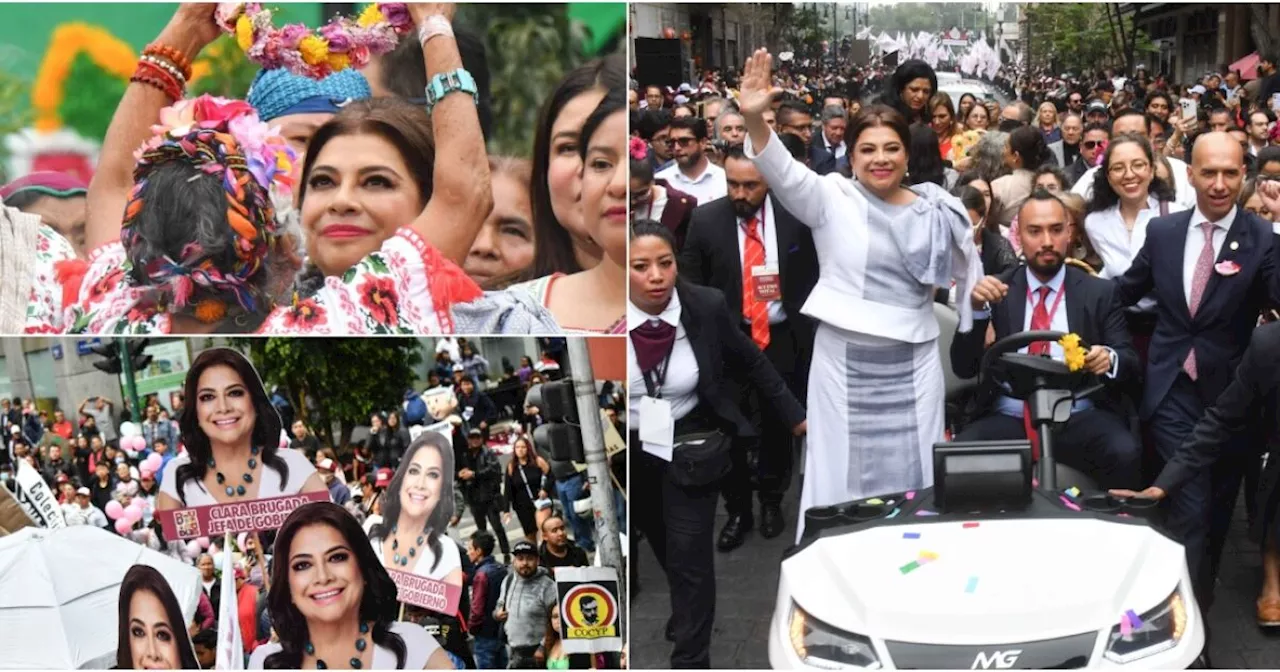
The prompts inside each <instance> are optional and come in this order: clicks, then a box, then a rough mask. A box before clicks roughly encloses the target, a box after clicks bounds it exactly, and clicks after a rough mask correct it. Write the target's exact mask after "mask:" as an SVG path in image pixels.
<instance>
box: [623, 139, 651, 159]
mask: <svg viewBox="0 0 1280 672" xmlns="http://www.w3.org/2000/svg"><path fill="white" fill-rule="evenodd" d="M627 148H628V150H629V153H630V154H631V158H633V159H635V160H637V161H643V160H644V159H645V157H647V156H648V155H649V147H648V145H646V144H645V142H644V140H641V139H640V138H631V140H630V141H629V144H628V147H627Z"/></svg>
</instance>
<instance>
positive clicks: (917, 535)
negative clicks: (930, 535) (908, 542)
mask: <svg viewBox="0 0 1280 672" xmlns="http://www.w3.org/2000/svg"><path fill="white" fill-rule="evenodd" d="M902 538H903V539H919V538H920V533H919V532H903V533H902Z"/></svg>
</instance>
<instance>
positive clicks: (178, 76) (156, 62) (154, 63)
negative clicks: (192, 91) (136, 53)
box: [138, 54, 187, 88]
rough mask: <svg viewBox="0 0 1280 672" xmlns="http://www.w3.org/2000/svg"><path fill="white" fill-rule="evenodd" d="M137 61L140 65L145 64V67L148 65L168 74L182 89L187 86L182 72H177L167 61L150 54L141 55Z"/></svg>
mask: <svg viewBox="0 0 1280 672" xmlns="http://www.w3.org/2000/svg"><path fill="white" fill-rule="evenodd" d="M138 60H139V61H140V62H142V63H146V64H147V65H150V66H151V67H154V68H159V69H161V70H163V71H165V72H167V73H169V75H171V76H172V77H173V78H174V79H175V80H177V82H178V85H179V86H181V87H182V88H186V86H187V78H186V76H185V75H183V74H182V71H181V70H179V69H178V67H177V66H176V65H174V64H173V63H171V62H169V60H168V59H165V58H161V57H158V56H152V55H150V54H143V55H142V57H141V58H139V59H138Z"/></svg>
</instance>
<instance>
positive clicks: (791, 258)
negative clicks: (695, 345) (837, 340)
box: [679, 198, 818, 360]
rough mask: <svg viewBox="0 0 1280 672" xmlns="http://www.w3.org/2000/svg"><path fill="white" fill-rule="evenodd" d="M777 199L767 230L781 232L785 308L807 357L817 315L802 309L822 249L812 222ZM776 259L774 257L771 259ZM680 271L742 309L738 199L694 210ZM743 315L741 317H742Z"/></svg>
mask: <svg viewBox="0 0 1280 672" xmlns="http://www.w3.org/2000/svg"><path fill="white" fill-rule="evenodd" d="M772 200H773V217H772V218H771V219H770V220H769V221H767V222H765V227H767V228H771V229H773V232H772V233H770V232H769V231H767V230H766V232H765V234H766V235H777V237H778V256H779V257H781V259H779V260H778V272H779V273H780V274H781V275H782V278H781V281H782V308H783V310H785V311H786V312H787V320H788V321H789V322H790V323H791V326H792V329H793V330H794V331H795V334H796V337H797V340H798V341H799V343H800V345H801V349H802V356H803V357H804V358H805V359H806V360H807V358H808V354H807V353H809V352H810V351H811V350H812V347H813V332H814V324H813V321H812V320H810V319H809V318H808V317H805V316H804V315H801V314H800V309H801V308H802V307H804V302H805V301H806V300H807V299H808V298H809V293H810V292H812V291H813V287H814V285H816V284H818V253H817V251H816V250H815V249H814V246H813V236H812V235H811V234H810V233H809V228H808V227H806V226H805V225H804V224H801V223H800V220H798V219H796V218H795V217H794V216H792V215H791V213H789V212H787V211H786V209H784V208H783V207H782V204H780V203H778V200H777V199H772ZM770 263H772V260H770ZM679 268H680V277H681V279H683V280H688V281H689V282H692V283H694V284H698V285H703V286H706V287H715V288H716V289H719V290H720V291H722V292H724V298H725V302H726V303H727V304H728V306H729V312H731V313H733V314H734V315H742V273H743V271H742V253H741V252H740V251H739V247H738V216H737V214H735V213H734V211H733V202H732V201H730V200H729V199H728V198H720V199H717V200H714V201H712V202H710V203H707V204H705V205H700V206H698V207H697V208H696V209H694V211H693V219H692V221H691V223H690V225H689V236H688V238H687V239H686V240H685V245H684V249H683V250H682V251H681V253H680V265H679ZM739 321H741V320H740V319H739Z"/></svg>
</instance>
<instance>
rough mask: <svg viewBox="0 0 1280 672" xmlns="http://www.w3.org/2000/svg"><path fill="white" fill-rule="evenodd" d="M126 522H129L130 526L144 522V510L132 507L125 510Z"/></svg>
mask: <svg viewBox="0 0 1280 672" xmlns="http://www.w3.org/2000/svg"><path fill="white" fill-rule="evenodd" d="M124 520H127V521H129V524H130V525H132V524H133V523H136V522H138V521H139V520H142V509H137V508H134V507H133V506H132V505H130V506H129V508H127V509H125V510H124Z"/></svg>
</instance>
